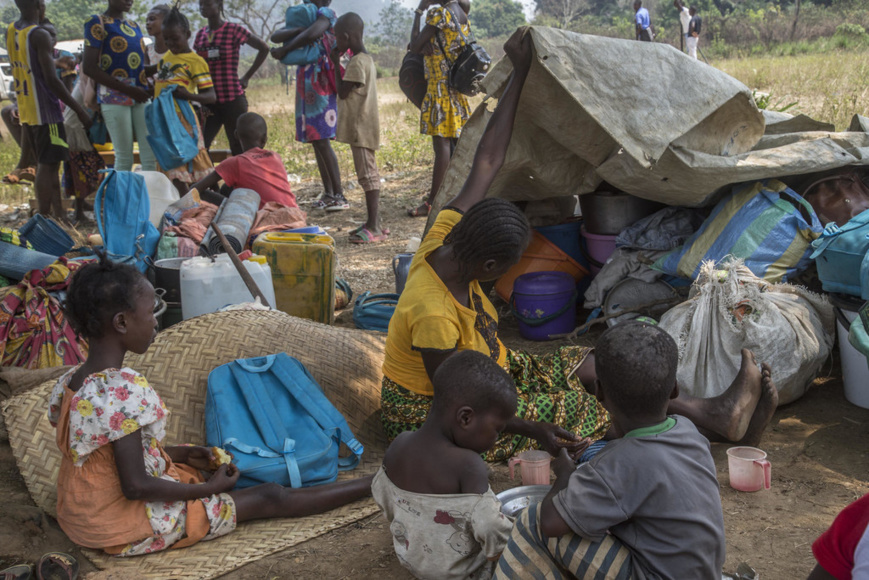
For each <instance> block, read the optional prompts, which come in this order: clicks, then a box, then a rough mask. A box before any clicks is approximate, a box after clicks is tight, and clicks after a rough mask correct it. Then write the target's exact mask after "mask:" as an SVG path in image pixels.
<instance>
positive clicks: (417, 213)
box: [407, 201, 431, 217]
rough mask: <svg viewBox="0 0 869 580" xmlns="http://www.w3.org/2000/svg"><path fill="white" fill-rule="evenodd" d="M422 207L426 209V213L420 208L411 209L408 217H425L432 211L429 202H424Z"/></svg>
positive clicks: (408, 211)
mask: <svg viewBox="0 0 869 580" xmlns="http://www.w3.org/2000/svg"><path fill="white" fill-rule="evenodd" d="M422 205H423V206H424V207H425V211H422V210H420V209H419V208H418V207H414V208H410V209H408V210H407V215H409V216H410V217H425V216H427V215H428V214H429V212H430V211H431V204H430V203H429V202H427V201H424V202H422Z"/></svg>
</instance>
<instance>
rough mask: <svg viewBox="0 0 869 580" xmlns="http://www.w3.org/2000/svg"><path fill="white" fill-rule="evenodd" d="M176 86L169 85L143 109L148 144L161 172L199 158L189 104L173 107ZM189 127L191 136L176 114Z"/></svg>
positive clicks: (197, 133)
mask: <svg viewBox="0 0 869 580" xmlns="http://www.w3.org/2000/svg"><path fill="white" fill-rule="evenodd" d="M175 88H176V85H169V86H168V87H166V88H165V89H163V90H162V91H161V92H160V96H159V97H157V98H156V99H154V100H153V101H152V102H151V103H149V104H148V105H147V106H146V107H145V125H146V126H147V127H148V143H149V144H150V145H151V149H152V150H153V151H154V156H155V157H156V158H157V163H159V164H160V168H161V169H163V170H167V169H175V168H176V167H181V166H182V165H185V164H187V163H190V162H191V161H193V158H194V157H196V156H197V155H199V131H198V130H197V125H196V117H195V113H194V112H193V107H192V106H191V105H190V103H188V102H186V101H182V102H180V103H178V109H177V110H176V108H175V97H174V96H173V93H174V92H175ZM179 110H180V111H181V114H182V115H183V116H184V120H185V121H187V124H188V125H190V127H191V129H192V131H193V134H192V135H191V134H190V132H188V131H187V128H186V127H185V126H184V124H183V123H182V122H181V119H180V118H179V117H178V112H177V111H179Z"/></svg>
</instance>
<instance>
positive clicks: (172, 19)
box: [163, 2, 190, 32]
mask: <svg viewBox="0 0 869 580" xmlns="http://www.w3.org/2000/svg"><path fill="white" fill-rule="evenodd" d="M175 26H177V27H178V28H180V29H181V30H183V31H184V32H190V21H189V20H187V17H186V16H184V13H183V12H181V9H180V8H179V5H178V3H177V2H176V3H175V5H174V6H172V9H171V10H169V14H167V15H166V16H165V17H164V18H163V28H172V27H175Z"/></svg>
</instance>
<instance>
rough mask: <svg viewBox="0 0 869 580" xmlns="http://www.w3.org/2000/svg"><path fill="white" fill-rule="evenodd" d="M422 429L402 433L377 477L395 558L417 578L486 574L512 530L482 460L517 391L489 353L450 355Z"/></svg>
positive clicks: (439, 371)
mask: <svg viewBox="0 0 869 580" xmlns="http://www.w3.org/2000/svg"><path fill="white" fill-rule="evenodd" d="M433 383H434V400H433V402H432V407H431V411H430V412H429V414H428V417H427V418H426V421H425V423H424V424H423V426H422V427H421V428H420V429H419V430H418V431H414V432H406V433H402V434H401V435H399V436H398V437H397V438H396V439H395V441H393V442H392V444H391V445H390V446H389V449H387V451H386V456H385V457H384V460H383V468H382V470H381V471H380V473H378V475H377V476H376V477H375V479H374V483H373V485H372V492H373V495H374V500H375V501H376V502H377V503H378V505H379V506H380V508H381V509H382V510H383V513H384V515H385V516H386V518H387V519H388V520H389V521H390V531H391V532H392V534H393V539H394V542H393V543H394V546H395V551H396V555H397V556H398V558H399V560H400V561H401V563H402V565H404V566H405V567H406V568H408V569H409V570H410V571H411V572H412V573H413V574H414V576H416V577H417V578H439V579H442V578H468V577H472V578H477V577H481V578H482V577H488V576H491V567H492V565H493V562H494V561H495V560H497V559H498V557H499V556H500V553H501V551H502V550H503V548H504V545H505V544H506V541H507V537H508V536H509V533H510V530H511V529H512V527H513V525H512V522H511V521H510V520H509V519H508V518H506V517H505V516H504V515H502V514H501V513H500V503H499V502H498V500H497V498H496V497H495V495H494V493H493V492H492V491H491V488H490V487H489V478H488V468H487V466H486V463H485V462H484V461H483V459H482V457H481V456H480V455H481V454H482V453H485V452H486V451H488V450H489V449H491V448H492V446H493V445H494V444H495V442H496V441H497V439H498V437H499V436H500V434H501V432H502V431H503V430H504V429H505V428H506V426H507V422H508V421H509V420H510V418H511V417H513V416H514V415H515V413H516V402H517V395H516V387H515V385H514V384H513V381H512V379H511V378H510V376H509V375H508V374H507V373H506V372H505V371H504V370H503V369H502V368H501V367H499V366H498V364H497V363H496V362H494V361H493V360H492V359H491V358H489V357H488V356H486V355H484V354H482V353H479V352H477V351H473V350H465V351H460V352H458V353H455V354H453V355H451V356H450V357H449V358H447V359H446V361H444V362H443V363H442V364H441V365H440V366H439V367H438V369H437V371H436V372H435V374H434V381H433Z"/></svg>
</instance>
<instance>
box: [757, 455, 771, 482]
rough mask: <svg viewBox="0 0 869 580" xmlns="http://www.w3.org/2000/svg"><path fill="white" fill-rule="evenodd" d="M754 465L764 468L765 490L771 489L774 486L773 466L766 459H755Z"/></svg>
mask: <svg viewBox="0 0 869 580" xmlns="http://www.w3.org/2000/svg"><path fill="white" fill-rule="evenodd" d="M754 463H755V464H757V465H760V466H761V467H762V468H763V489H769V488H770V486H771V485H772V465H771V464H770V462H769V461H767V460H766V459H755V460H754Z"/></svg>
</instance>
